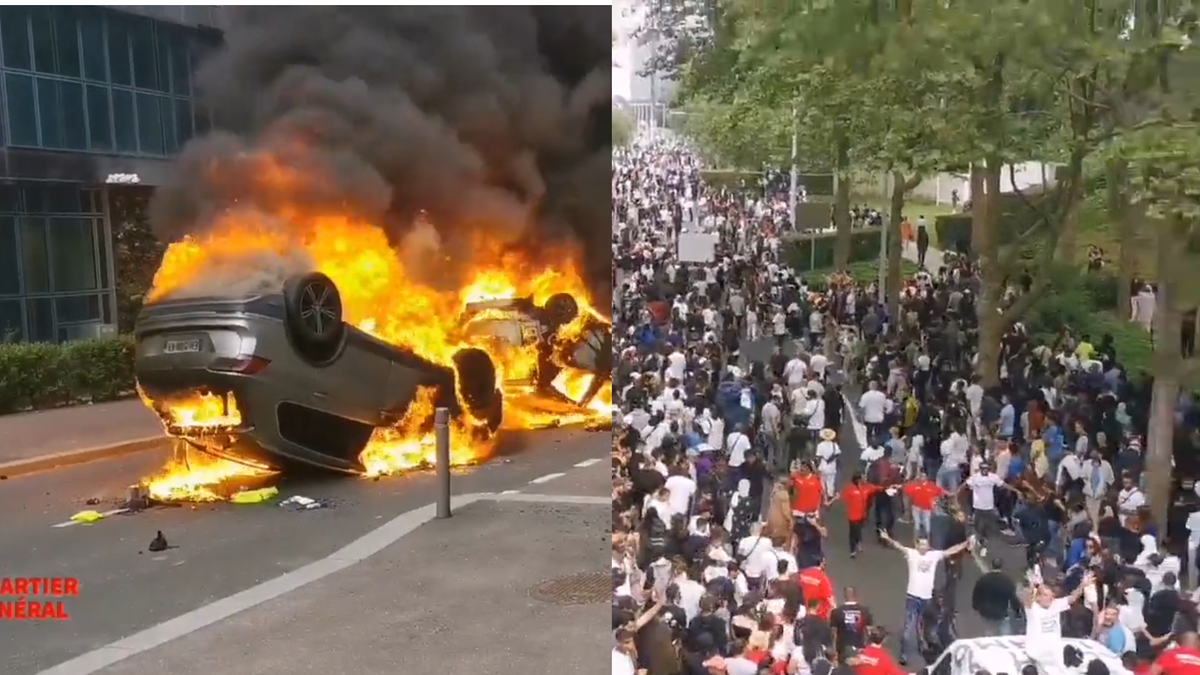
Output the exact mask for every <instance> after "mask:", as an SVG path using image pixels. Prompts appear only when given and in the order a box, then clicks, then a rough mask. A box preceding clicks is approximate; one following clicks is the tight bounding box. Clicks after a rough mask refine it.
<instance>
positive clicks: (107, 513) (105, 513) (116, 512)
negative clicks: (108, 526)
mask: <svg viewBox="0 0 1200 675" xmlns="http://www.w3.org/2000/svg"><path fill="white" fill-rule="evenodd" d="M128 511H129V509H113V510H111V511H101V512H100V515H101V516H104V517H105V518H107V517H109V516H119V515H121V514H122V513H127V512H128ZM91 524H92V523H80V522H78V521H74V520H68V521H66V522H62V523H58V524H57V525H53V526H52V527H71V526H72V525H91Z"/></svg>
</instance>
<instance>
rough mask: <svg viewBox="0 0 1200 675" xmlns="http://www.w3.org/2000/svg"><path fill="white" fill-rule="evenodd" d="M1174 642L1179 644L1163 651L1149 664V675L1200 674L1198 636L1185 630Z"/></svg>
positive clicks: (1199, 643) (1199, 640)
mask: <svg viewBox="0 0 1200 675" xmlns="http://www.w3.org/2000/svg"><path fill="white" fill-rule="evenodd" d="M1175 642H1176V643H1177V644H1178V645H1179V646H1178V647H1175V648H1174V649H1168V650H1167V651H1165V652H1163V653H1162V656H1159V657H1158V659H1156V660H1155V661H1154V665H1152V666H1150V675H1200V638H1198V637H1197V636H1196V634H1195V633H1192V632H1187V633H1182V634H1180V635H1179V636H1178V637H1176V638H1175Z"/></svg>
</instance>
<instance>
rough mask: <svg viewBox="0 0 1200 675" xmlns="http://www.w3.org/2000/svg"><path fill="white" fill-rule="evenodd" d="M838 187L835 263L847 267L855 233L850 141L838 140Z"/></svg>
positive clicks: (835, 200) (834, 197) (836, 194)
mask: <svg viewBox="0 0 1200 675" xmlns="http://www.w3.org/2000/svg"><path fill="white" fill-rule="evenodd" d="M836 171H837V188H836V189H835V190H834V195H833V223H834V227H835V228H836V232H837V234H836V235H835V236H834V240H833V265H834V267H836V268H837V269H839V270H840V269H845V268H846V267H847V266H849V264H850V241H851V236H852V235H853V234H854V232H853V231H852V229H851V228H853V227H854V223H853V222H851V220H850V187H851V185H850V183H851V181H850V143H849V142H848V141H846V140H845V139H843V138H839V139H838V141H837V169H836Z"/></svg>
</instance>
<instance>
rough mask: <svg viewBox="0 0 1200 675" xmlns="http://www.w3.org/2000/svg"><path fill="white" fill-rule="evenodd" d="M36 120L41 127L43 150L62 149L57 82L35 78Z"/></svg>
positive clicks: (60, 112) (61, 123)
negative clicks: (36, 97)
mask: <svg viewBox="0 0 1200 675" xmlns="http://www.w3.org/2000/svg"><path fill="white" fill-rule="evenodd" d="M37 96H38V120H39V121H40V122H41V125H42V142H41V147H43V148H61V147H63V115H62V105H61V104H59V101H58V81H56V80H47V79H44V78H40V77H39V78H37Z"/></svg>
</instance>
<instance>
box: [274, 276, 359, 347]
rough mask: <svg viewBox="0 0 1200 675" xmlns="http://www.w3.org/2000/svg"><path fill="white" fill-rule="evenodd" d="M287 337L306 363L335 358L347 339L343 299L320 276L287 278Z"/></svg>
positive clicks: (285, 305) (335, 287)
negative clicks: (343, 341) (345, 338)
mask: <svg viewBox="0 0 1200 675" xmlns="http://www.w3.org/2000/svg"><path fill="white" fill-rule="evenodd" d="M283 300H284V309H285V315H286V317H287V330H288V336H289V337H291V339H292V343H293V345H294V346H295V348H296V351H297V352H299V354H300V356H301V357H303V358H304V359H305V360H308V361H311V362H314V363H325V362H328V361H329V360H331V359H332V358H333V357H334V356H336V355H337V353H338V350H339V349H341V346H342V340H343V338H344V337H345V335H346V324H345V323H343V321H342V296H341V294H340V293H338V289H337V286H336V285H334V283H333V280H332V279H330V278H329V277H327V276H325V275H324V274H321V273H320V272H309V273H308V274H302V275H299V276H294V277H291V278H289V279H288V280H287V281H286V282H284V284H283Z"/></svg>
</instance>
